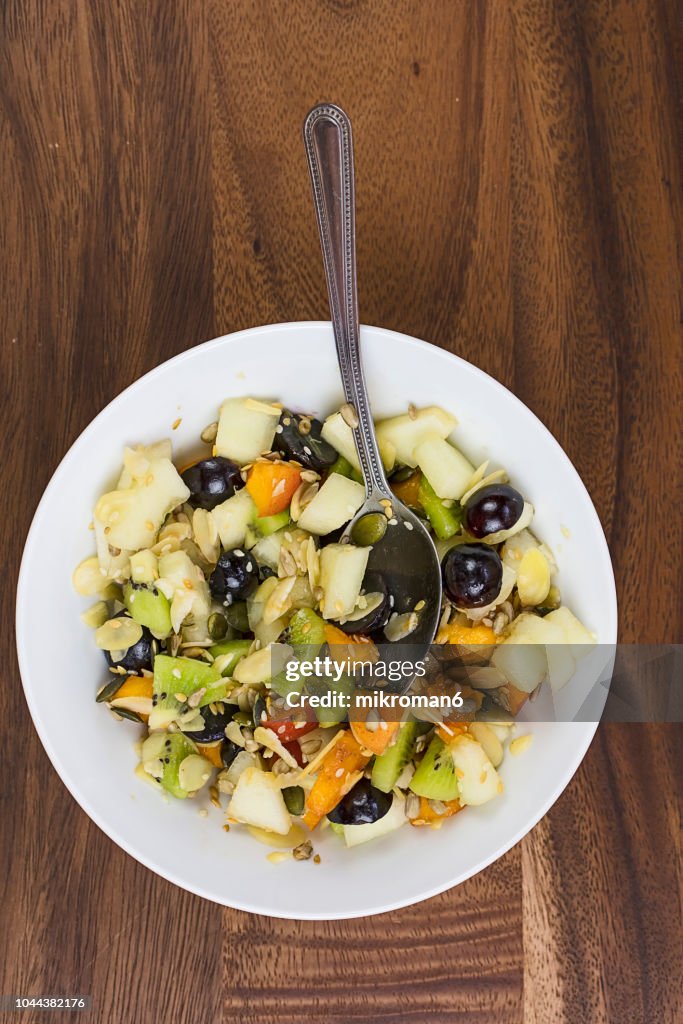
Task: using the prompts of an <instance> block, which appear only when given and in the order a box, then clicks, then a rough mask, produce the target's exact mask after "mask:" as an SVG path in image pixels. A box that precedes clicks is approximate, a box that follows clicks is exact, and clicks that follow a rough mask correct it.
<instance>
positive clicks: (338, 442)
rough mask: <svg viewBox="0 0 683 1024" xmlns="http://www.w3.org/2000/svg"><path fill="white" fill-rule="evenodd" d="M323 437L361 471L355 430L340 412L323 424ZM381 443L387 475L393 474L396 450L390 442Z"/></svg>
mask: <svg viewBox="0 0 683 1024" xmlns="http://www.w3.org/2000/svg"><path fill="white" fill-rule="evenodd" d="M321 436H322V438H323V440H324V441H327V443H328V444H331V445H332V447H333V448H334V449H335V450H336V451H338V452H339V454H340V455H343V456H344V458H345V459H346V460H347V461H348V462H350V463H351V465H352V466H353V467H354V469H357V470H360V462H359V461H358V452H357V451H356V442H355V441H354V439H353V430H352V429H351V427H350V426H349V425H348V423H347V422H346V420H345V419H344V417H343V416H342V414H341V413H340V412H334V413H332V415H331V416H328V417H327V419H326V420H325V422H324V424H323V429H322V431H321ZM377 440H378V442H379V453H380V456H381V458H382V463H383V464H384V468H385V469H386V471H387V473H389V472H391V470H392V469H393V468H394V465H395V463H396V449H395V448H394V446H393V444H390V443H389V442H388V441H380V439H379V437H378V438H377Z"/></svg>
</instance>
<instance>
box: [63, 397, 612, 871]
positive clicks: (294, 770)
mask: <svg viewBox="0 0 683 1024" xmlns="http://www.w3.org/2000/svg"><path fill="white" fill-rule="evenodd" d="M355 425H356V420H355V416H354V410H353V409H352V408H351V407H349V406H343V407H342V408H341V409H340V410H338V411H335V412H333V413H332V414H331V415H330V416H328V417H327V418H326V419H325V420H324V421H321V420H319V419H316V418H315V416H313V415H308V414H304V413H301V412H293V411H291V410H289V409H287V408H284V407H283V406H282V405H281V404H279V403H277V402H270V401H262V400H259V399H255V398H250V397H246V398H231V399H228V400H226V401H225V402H224V403H223V404H222V406H221V408H220V411H219V417H218V420H217V421H216V422H215V423H212V424H211V425H210V426H209V427H207V428H206V429H205V430H204V431H203V432H202V435H201V444H202V446H203V450H201V451H197V452H195V457H194V458H192V459H189V460H188V459H178V460H174V457H173V452H172V446H171V442H170V441H168V440H164V441H160V442H158V443H155V444H151V445H147V446H142V445H141V446H138V447H136V448H126V449H125V451H124V453H123V467H122V471H121V475H120V478H119V480H118V483H117V485H116V487H115V489H114V490H112V491H110V492H108V493H106V494H103V495H102V496H101V497H100V499H99V500H98V502H97V504H96V506H95V509H94V514H93V521H92V523H91V530H92V531H93V535H94V542H95V547H96V553H95V554H93V555H92V556H91V557H89V558H86V559H85V560H84V561H83V562H81V564H80V565H79V566H78V567H77V568H76V570H75V572H74V578H73V582H74V586H75V588H76V591H77V592H78V593H79V594H80V595H82V596H84V597H89V598H90V599H91V601H94V603H91V604H90V607H88V608H87V610H86V611H84V612H83V614H82V619H83V622H84V623H85V624H86V625H87V626H88V627H90V628H91V629H92V631H93V636H94V642H95V644H96V646H97V647H98V648H99V649H100V650H101V651H102V654H103V675H105V676H106V681H105V682H104V684H103V685H102V684H101V685H100V689H99V691H98V692H97V695H96V700H97V701H99V702H101V703H102V704H103V705H104V706H105V707H106V708H107V709H108V711H109V713H111V714H112V715H114V716H116V717H117V718H119V719H127V720H129V721H131V722H133V723H137V727H138V731H139V732H141V736H138V737H137V740H138V744H139V746H138V749H139V753H140V762H139V766H138V774H139V776H140V777H141V778H143V779H145V780H146V781H147V782H149V783H150V784H151V785H152V786H154V787H156V788H157V789H158V790H160V791H162V792H163V793H165V794H170V795H171V796H173V797H176V798H178V799H180V800H184V799H187V798H192V797H196V796H197V794H199V793H206V794H207V795H208V796H209V797H210V800H211V802H212V803H213V804H214V805H216V806H218V807H222V808H223V809H224V810H225V812H226V814H227V822H226V828H228V829H229V828H230V827H232V826H234V827H243V828H247V829H248V830H249V831H250V832H251V833H252V835H254V836H255V837H256V838H258V839H260V840H262V841H264V842H267V843H270V844H271V845H275V846H280V847H281V848H282V851H280V853H278V855H277V856H278V857H279V856H290V852H291V856H293V857H294V858H295V859H308V858H309V857H310V856H312V855H313V845H312V843H313V840H314V838H315V835H316V834H317V831H318V830H322V829H323V828H327V827H329V828H330V829H331V831H332V832H333V833H336V834H337V835H338V836H339V838H340V840H342V841H343V842H344V843H345V844H346V845H347V846H356V845H359V844H361V843H365V842H367V841H368V840H371V839H375V838H377V837H379V836H382V835H385V834H386V833H388V832H391V831H393V830H395V829H397V828H399V827H402V826H404V825H411V826H413V827H421V826H422V827H427V828H431V829H433V828H439V827H440V826H441V825H442V824H443V823H444V822H445V821H446V820H447V819H448V818H450V817H452V816H454V815H455V814H456V813H457V812H459V811H460V810H462V809H463V808H466V807H468V806H476V805H479V804H483V803H485V802H487V801H489V800H492V799H495V798H497V797H498V796H499V794H500V793H501V792H502V791H503V783H502V781H501V778H500V775H499V768H500V765H501V763H502V761H503V759H504V757H505V756H506V755H507V751H508V750H511V751H512V752H513V753H514V752H515V751H516V750H519V749H521V748H522V747H524V746H525V745H526V744H527V743H528V742H530V737H524V736H517V737H515V736H514V735H513V734H514V729H515V716H516V715H518V713H519V712H520V710H521V709H522V707H523V706H524V704H525V702H526V701H527V700H529V699H530V698H532V697H533V695H534V694H535V693H536V692H537V691H538V688H539V687H540V686H541V685H542V684H543V682H544V681H545V680H549V682H550V684H551V685H552V686H553V688H554V689H557V688H559V687H560V686H563V685H565V684H566V683H567V682H568V680H569V679H570V678H571V675H572V674H573V671H574V667H575V659H576V657H578V656H579V654H580V652H581V647H582V645H586V646H588V645H591V644H592V643H594V642H595V638H594V637H593V635H592V634H591V633H590V632H589V631H588V630H587V629H586V628H585V627H584V626H583V625H582V624H581V623H580V622H579V621H578V619H577V618H576V617H575V616H574V615H573V614H572V612H571V611H570V610H569V609H568V608H566V607H565V606H563V605H562V603H561V597H560V593H559V590H558V588H557V585H556V583H555V582H554V576H555V571H556V566H555V562H554V559H553V555H552V552H551V551H550V549H549V548H548V547H547V546H546V545H545V544H544V543H542V542H541V541H540V540H539V539H538V538H537V537H536V536H535V535H534V533H533V531H532V526H533V517H534V509H533V506H532V504H531V503H530V501H528V500H526V498H525V496H524V495H522V494H521V493H520V492H519V491H518V490H516V488H515V487H514V486H513V485H512V484H511V483H510V482H509V481H508V478H507V476H506V474H505V472H504V471H503V470H502V469H496V470H493V471H490V470H489V464H488V463H484V464H483V465H479V466H475V465H474V464H473V463H472V462H471V461H470V460H469V459H468V458H467V455H466V454H464V453H463V452H461V451H460V450H459V449H458V447H456V445H455V444H454V443H453V441H452V440H451V438H452V436H453V435H454V432H455V428H456V420H455V418H454V417H453V416H452V415H451V414H450V413H449V412H447V411H446V410H444V409H442V408H439V407H436V406H430V407H427V408H422V409H416V408H414V407H412V406H411V407H410V408H409V409H408V410H407V411H406V412H404V413H401V414H400V415H397V416H394V417H391V418H389V419H386V420H383V421H381V422H379V423H377V424H376V429H377V437H378V440H379V445H380V451H381V455H382V460H383V462H384V467H385V470H386V473H387V477H388V479H389V482H390V485H391V488H392V491H393V493H394V495H395V496H396V498H397V499H398V500H399V501H401V502H403V503H404V504H406V505H408V506H409V507H411V508H412V509H413V510H414V511H415V512H416V513H417V514H418V515H419V516H420V517H421V518H422V520H423V522H424V523H425V525H426V527H427V528H428V529H429V530H430V531H431V533H432V535H433V537H434V540H435V543H436V546H437V550H438V552H439V557H440V559H441V565H442V576H443V598H442V614H441V620H440V626H439V630H438V633H437V636H436V643H437V644H438V645H448V647H447V649H448V650H452V651H454V652H455V656H459V655H461V654H462V652H468V653H471V652H473V651H474V652H478V655H479V656H480V659H481V663H480V668H479V675H477V672H473V673H472V676H471V680H470V684H469V685H468V686H467V687H466V688H465V689H466V692H465V698H466V708H465V710H464V711H463V713H462V714H461V715H454V716H451V718H450V720H448V719H446V720H435V719H434V718H433V717H432V718H429V717H428V716H426V715H425V716H424V717H423V718H420V717H414V716H411V715H406V716H405V720H402V721H389V720H384V719H383V718H382V717H381V716H377V715H375V716H374V717H373V716H372V715H370V716H369V717H366V718H365V719H363V720H358V721H355V720H354V719H353V717H351V720H349V715H347V714H345V713H344V712H343V711H341V710H339V709H337V710H336V711H331V710H327V709H322V708H320V709H318V711H316V713H315V715H314V716H312V717H311V716H309V717H308V718H305V717H304V716H301V715H300V716H299V717H300V720H297V719H296V714H295V713H292V712H289V713H287V711H286V707H285V697H286V693H287V686H286V684H283V677H282V673H279V674H278V673H277V672H276V670H275V668H274V659H273V657H272V654H273V651H274V650H275V648H274V646H273V645H276V644H277V645H288V646H287V647H285V649H286V650H288V651H289V652H290V654H291V656H292V657H294V656H295V652H297V651H300V650H301V649H312V650H315V651H316V652H317V653H319V652H332V653H333V654H334V653H335V652H339V651H343V652H344V656H345V657H347V656H348V657H349V658H350V661H349V664H351V665H352V666H353V664H354V659H356V658H357V659H358V660H359V661H367V660H369V661H370V662H372V660H373V658H375V657H376V656H377V650H378V647H379V645H383V644H387V643H388V644H390V643H393V642H395V641H398V640H400V641H402V642H404V643H405V642H408V643H409V642H410V633H411V631H412V630H414V629H415V628H416V624H417V622H419V615H420V605H422V606H423V607H424V604H425V601H422V602H418V604H417V605H416V607H415V608H414V609H408V610H405V609H398V608H397V607H396V606H395V600H394V597H395V595H393V594H392V593H391V592H390V590H389V587H388V586H387V582H386V580H384V579H382V578H381V577H380V576H378V574H377V573H373V572H371V571H368V568H367V566H368V556H369V552H370V550H371V548H372V545H373V544H376V543H379V542H381V539H382V537H383V536H384V534H385V532H386V531H387V530H390V529H392V528H395V527H396V520H395V518H394V517H393V515H392V509H391V505H390V503H389V502H387V503H386V504H387V507H386V508H385V510H384V511H385V513H386V515H382V514H378V513H372V514H370V515H368V516H365V517H363V518H361V519H360V520H358V522H357V523H356V524H355V526H354V529H353V530H352V532H351V536H350V537H349V536H346V535H345V534H344V530H345V527H346V526H347V525H348V523H349V522H350V521H351V520H352V519H353V518H354V516H355V514H356V513H357V512H358V510H359V509H360V507H361V505H362V504H363V502H364V498H365V490H364V486H363V483H362V478H361V474H360V466H359V462H358V457H357V454H356V447H355V442H354V434H353V430H354V427H355ZM198 444H199V441H198ZM425 599H427V600H428V599H429V595H425ZM438 650H440V651H443V650H446V648H442V647H439V648H438ZM436 660H437V662H439V663H441V662H440V658H437V659H436ZM443 661H444V662H445V661H447V658H444V659H443ZM343 685H344V686H346V687H347V688H350V689H351V690H353V687H354V675H353V668H351V671H350V674H348V675H346V676H345V677H344V679H343ZM204 813H205V812H204ZM283 851H284V852H283ZM288 851H290V852H288Z"/></svg>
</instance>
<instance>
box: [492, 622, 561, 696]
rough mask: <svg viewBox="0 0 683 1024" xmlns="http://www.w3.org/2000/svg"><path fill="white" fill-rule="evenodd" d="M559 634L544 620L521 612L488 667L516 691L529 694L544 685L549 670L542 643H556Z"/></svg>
mask: <svg viewBox="0 0 683 1024" xmlns="http://www.w3.org/2000/svg"><path fill="white" fill-rule="evenodd" d="M558 635H560V633H559V630H553V628H552V626H547V625H546V622H545V619H541V618H539V616H538V615H532V614H531V613H530V612H523V613H522V614H521V615H519V616H518V617H517V618H516V619H514V620H513V622H512V625H511V626H510V632H509V634H508V636H507V637H506V638H505V640H504V641H503V642H502V643H501V644H499V646H498V647H497V648H496V650H495V652H494V654H493V657H492V658H491V664H492V665H494V666H495V667H496V668H497V669H499V671H500V672H502V673H503V675H504V676H505V678H506V679H507V680H508V682H510V683H512V685H513V686H515V687H517V689H518V690H522V691H523V692H524V693H531V692H532V691H533V690H535V689H536V687H537V686H538V684H539V683H542V682H543V680H544V679H545V677H546V674H547V671H548V659H547V657H546V649H545V644H546V643H553V642H555V640H556V639H557V637H558ZM560 639H561V635H560Z"/></svg>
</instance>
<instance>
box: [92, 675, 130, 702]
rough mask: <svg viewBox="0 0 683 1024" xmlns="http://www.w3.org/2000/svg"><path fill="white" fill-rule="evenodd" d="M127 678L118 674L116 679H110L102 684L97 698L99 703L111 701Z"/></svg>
mask: <svg viewBox="0 0 683 1024" xmlns="http://www.w3.org/2000/svg"><path fill="white" fill-rule="evenodd" d="M124 682H125V680H124V679H123V678H122V677H121V676H117V677H116V679H110V680H109V682H108V683H105V684H104V686H101V687H100V688H99V690H98V691H97V695H96V697H95V700H96V702H97V703H98V704H103V703H105V702H106V701H110V700H111V699H112V697H115V696H116V694H117V693H118V691H119V690H120V689H121V687H122V686H123V684H124Z"/></svg>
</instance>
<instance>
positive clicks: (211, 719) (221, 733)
mask: <svg viewBox="0 0 683 1024" xmlns="http://www.w3.org/2000/svg"><path fill="white" fill-rule="evenodd" d="M236 711H239V708H238V707H237V706H236V705H233V704H226V705H225V711H217V712H216V713H215V714H214V712H213V711H212V710H211V709H210V708H208V707H206V708H202V718H203V719H204V728H203V729H202V731H201V732H189V733H188V736H189V737H190V738H191V739H193V740H194V741H195V743H215V742H216V740H224V739H225V727H226V725H229V723H230V722H231V721H232V716H233V715H234V714H235V712H236Z"/></svg>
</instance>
